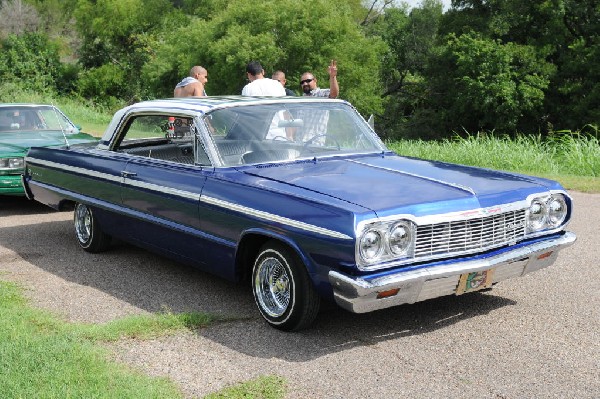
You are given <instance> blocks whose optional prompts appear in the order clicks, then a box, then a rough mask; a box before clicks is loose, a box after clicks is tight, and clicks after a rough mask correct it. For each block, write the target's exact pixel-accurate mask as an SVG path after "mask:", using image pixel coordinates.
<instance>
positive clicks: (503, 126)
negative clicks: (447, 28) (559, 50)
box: [428, 34, 554, 133]
mask: <svg viewBox="0 0 600 399" xmlns="http://www.w3.org/2000/svg"><path fill="white" fill-rule="evenodd" d="M553 72H554V67H553V65H552V64H550V63H548V62H546V61H545V60H544V59H543V58H540V57H539V56H538V54H537V53H536V49H535V48H534V47H532V46H525V45H519V44H515V43H505V44H503V43H501V42H500V41H499V40H492V39H487V38H483V37H481V35H478V34H463V35H461V36H459V37H456V36H454V35H450V39H449V42H448V45H447V46H446V47H445V48H444V49H443V51H442V52H441V53H440V54H439V55H438V56H437V57H434V58H433V59H432V62H431V63H430V67H429V70H428V81H429V84H430V92H431V93H432V94H431V96H430V98H429V103H428V107H431V109H432V110H435V111H436V113H437V114H438V115H439V116H440V118H439V121H440V122H441V125H440V127H441V128H449V129H450V130H453V131H456V132H460V131H462V130H463V129H465V130H467V131H469V132H477V131H480V130H497V131H499V132H501V133H514V132H515V131H516V130H517V129H518V128H525V129H533V128H536V126H535V124H536V123H539V121H535V123H534V124H533V126H532V125H531V124H530V122H531V120H532V118H533V119H534V120H535V115H539V111H540V110H541V109H542V106H543V103H544V90H546V89H547V88H548V85H549V81H550V76H551V75H552V73H553Z"/></svg>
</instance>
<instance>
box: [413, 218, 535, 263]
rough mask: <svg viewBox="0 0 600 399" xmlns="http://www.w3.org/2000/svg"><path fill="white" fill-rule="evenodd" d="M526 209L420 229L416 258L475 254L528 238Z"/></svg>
mask: <svg viewBox="0 0 600 399" xmlns="http://www.w3.org/2000/svg"><path fill="white" fill-rule="evenodd" d="M525 226H526V221H525V210H524V209H522V210H518V211H511V212H506V213H501V214H498V215H491V216H485V217H481V218H474V219H467V220H457V221H452V222H444V223H436V224H430V225H421V226H418V227H417V239H416V245H415V258H424V257H431V256H433V257H439V256H442V255H445V254H448V255H452V254H460V253H473V252H479V251H483V250H486V249H491V248H495V247H499V246H502V245H504V244H508V243H510V242H515V241H517V240H520V239H522V238H523V237H524V236H525Z"/></svg>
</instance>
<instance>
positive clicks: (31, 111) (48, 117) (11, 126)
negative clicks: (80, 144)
mask: <svg viewBox="0 0 600 399" xmlns="http://www.w3.org/2000/svg"><path fill="white" fill-rule="evenodd" d="M34 130H35V131H38V130H44V131H61V132H64V133H66V134H75V133H79V129H78V128H77V127H75V125H73V123H72V122H71V121H70V120H69V119H68V118H67V117H66V116H65V115H64V114H63V113H62V112H60V111H59V110H58V109H57V108H55V107H52V106H49V105H48V106H9V107H0V133H6V132H22V131H34Z"/></svg>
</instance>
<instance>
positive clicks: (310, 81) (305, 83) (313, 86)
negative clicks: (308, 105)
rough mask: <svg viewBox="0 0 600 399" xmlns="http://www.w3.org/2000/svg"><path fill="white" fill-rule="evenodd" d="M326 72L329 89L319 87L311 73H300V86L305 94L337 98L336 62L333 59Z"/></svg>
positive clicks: (338, 89) (338, 88) (338, 90)
mask: <svg viewBox="0 0 600 399" xmlns="http://www.w3.org/2000/svg"><path fill="white" fill-rule="evenodd" d="M327 72H328V73H329V89H321V88H319V87H318V86H317V79H316V78H315V76H314V75H313V74H312V73H310V72H304V73H303V74H302V77H301V78H300V87H301V88H302V92H303V93H304V95H305V96H312V97H329V98H337V96H338V94H339V92H340V87H339V86H338V82H337V63H336V61H335V60H331V64H329V68H328V69H327Z"/></svg>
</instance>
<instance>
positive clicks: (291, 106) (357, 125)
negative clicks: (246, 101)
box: [205, 102, 386, 166]
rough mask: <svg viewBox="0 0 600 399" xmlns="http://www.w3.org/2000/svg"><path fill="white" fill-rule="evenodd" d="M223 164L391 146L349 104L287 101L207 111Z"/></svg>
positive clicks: (210, 130)
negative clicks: (382, 140) (384, 142)
mask: <svg viewBox="0 0 600 399" xmlns="http://www.w3.org/2000/svg"><path fill="white" fill-rule="evenodd" d="M205 123H206V125H207V127H208V130H209V132H210V134H211V139H212V141H213V143H214V146H215V149H216V151H217V152H218V156H219V158H220V161H221V163H222V165H223V166H236V165H243V164H256V163H267V162H281V161H293V160H296V159H306V158H315V157H326V156H336V155H348V154H360V153H372V152H381V151H384V150H386V148H385V145H384V144H383V143H382V142H381V140H380V139H379V138H378V137H377V135H376V134H375V133H374V132H373V131H372V130H371V128H370V127H369V125H368V124H367V123H366V122H365V121H364V119H362V118H361V117H360V115H359V114H358V113H357V112H356V111H355V110H354V109H353V108H352V107H351V106H349V105H348V104H345V103H340V102H331V103H327V102H294V103H291V102H286V103H278V104H261V105H249V106H239V107H231V108H225V109H219V110H215V111H213V112H211V113H209V114H207V115H206V116H205Z"/></svg>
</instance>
